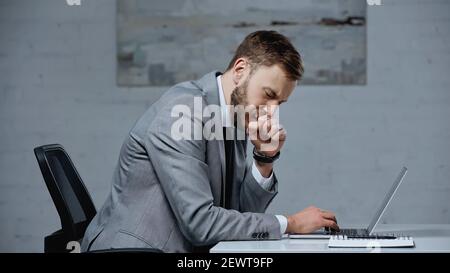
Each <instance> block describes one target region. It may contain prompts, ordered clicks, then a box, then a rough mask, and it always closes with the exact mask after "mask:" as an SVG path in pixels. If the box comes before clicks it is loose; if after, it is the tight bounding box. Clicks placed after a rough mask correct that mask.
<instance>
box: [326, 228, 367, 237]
mask: <svg viewBox="0 0 450 273" xmlns="http://www.w3.org/2000/svg"><path fill="white" fill-rule="evenodd" d="M327 233H328V234H331V235H346V236H361V237H363V236H368V235H369V234H368V232H367V230H366V229H354V228H349V229H341V230H339V231H333V230H332V231H328V232H327Z"/></svg>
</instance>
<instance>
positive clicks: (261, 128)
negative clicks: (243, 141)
mask: <svg viewBox="0 0 450 273" xmlns="http://www.w3.org/2000/svg"><path fill="white" fill-rule="evenodd" d="M270 128H271V124H270V120H269V119H267V116H262V117H259V118H258V133H259V138H260V139H261V140H262V141H268V140H269V139H270V134H269V133H270Z"/></svg>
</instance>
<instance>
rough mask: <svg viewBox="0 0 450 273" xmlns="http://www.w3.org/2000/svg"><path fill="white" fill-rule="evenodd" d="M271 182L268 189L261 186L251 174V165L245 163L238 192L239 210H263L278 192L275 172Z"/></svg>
mask: <svg viewBox="0 0 450 273" xmlns="http://www.w3.org/2000/svg"><path fill="white" fill-rule="evenodd" d="M272 183H273V184H272V187H271V189H270V190H266V189H264V188H263V187H261V185H260V184H259V183H258V181H256V179H255V178H254V177H253V175H252V165H251V164H247V167H246V171H245V176H244V181H243V183H242V187H241V194H240V209H241V211H251V212H265V211H266V209H267V207H268V206H269V205H270V203H271V202H272V200H273V198H274V197H275V196H276V195H277V193H278V181H277V178H276V176H275V173H274V174H273V182H272Z"/></svg>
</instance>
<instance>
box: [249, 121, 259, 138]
mask: <svg viewBox="0 0 450 273" xmlns="http://www.w3.org/2000/svg"><path fill="white" fill-rule="evenodd" d="M248 135H249V138H250V140H257V139H258V123H257V122H256V121H251V122H249V123H248Z"/></svg>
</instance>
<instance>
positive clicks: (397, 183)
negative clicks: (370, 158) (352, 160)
mask: <svg viewBox="0 0 450 273" xmlns="http://www.w3.org/2000/svg"><path fill="white" fill-rule="evenodd" d="M407 171H408V169H407V168H406V167H403V168H402V170H401V171H400V174H399V175H398V177H397V179H395V181H394V184H393V185H392V187H391V189H390V190H389V191H388V193H387V194H386V196H385V197H384V200H383V203H381V206H380V208H379V209H378V210H377V212H376V214H375V215H374V217H373V218H372V221H371V222H370V224H369V227H368V228H367V231H368V232H369V234H370V233H372V231H373V229H374V228H375V226H376V225H377V224H378V221H379V220H380V218H381V216H382V215H383V213H384V211H385V210H386V208H387V206H388V205H389V202H391V200H392V197H393V196H394V194H395V192H396V191H397V189H398V187H399V186H400V183H401V182H402V181H403V177H405V174H406V172H407Z"/></svg>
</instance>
